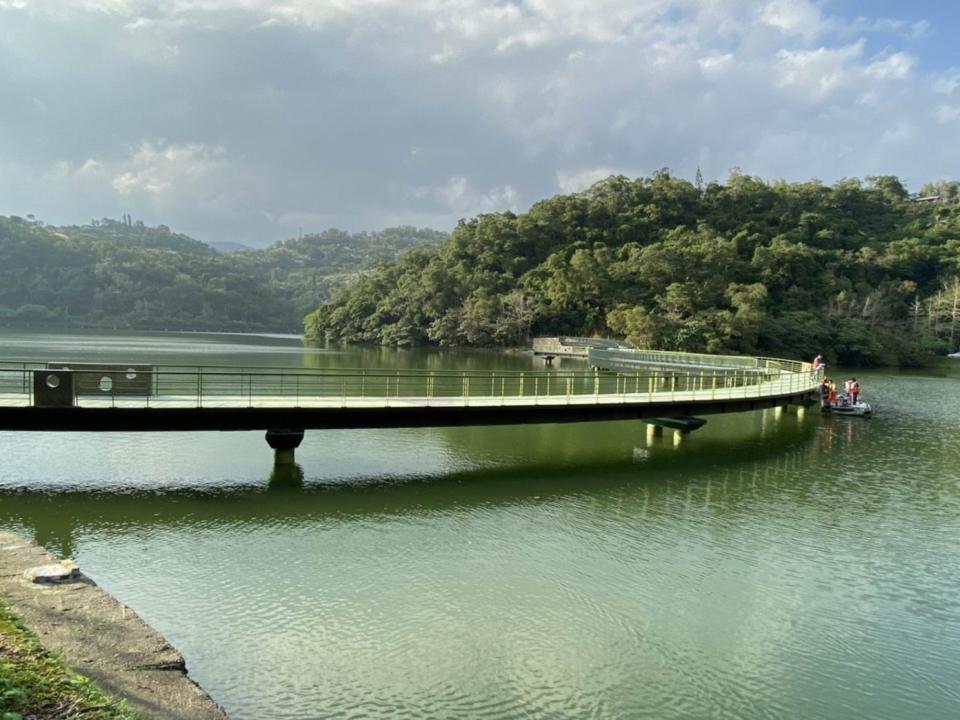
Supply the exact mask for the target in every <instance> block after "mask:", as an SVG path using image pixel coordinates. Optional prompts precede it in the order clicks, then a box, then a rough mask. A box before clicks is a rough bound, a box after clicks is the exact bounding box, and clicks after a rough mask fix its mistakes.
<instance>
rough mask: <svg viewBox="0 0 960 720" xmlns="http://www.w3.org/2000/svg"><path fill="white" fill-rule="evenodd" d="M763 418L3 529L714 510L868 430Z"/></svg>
mask: <svg viewBox="0 0 960 720" xmlns="http://www.w3.org/2000/svg"><path fill="white" fill-rule="evenodd" d="M758 416H759V418H758V422H757V423H756V424H755V428H754V431H753V432H750V433H748V434H746V435H743V434H742V433H740V434H739V438H738V440H737V441H735V442H732V441H731V437H730V436H725V435H722V434H717V435H710V434H708V435H706V436H704V437H703V438H701V439H700V440H698V442H697V444H696V446H695V447H689V448H687V447H675V446H674V445H673V443H672V441H670V440H669V439H661V438H653V439H651V438H646V439H644V438H643V437H642V436H641V437H640V438H639V444H638V445H636V446H635V447H633V448H632V449H630V448H626V447H624V448H622V450H621V451H620V452H619V453H618V454H615V455H614V454H611V455H609V456H607V457H606V458H602V457H598V456H596V455H592V456H589V455H588V456H586V457H580V458H579V460H578V458H577V455H576V454H574V455H573V456H570V457H563V455H562V453H561V454H560V455H559V456H558V460H557V461H556V462H551V461H550V460H549V459H546V453H543V454H540V455H539V456H538V457H539V458H540V459H539V460H537V461H535V462H527V463H523V464H519V465H509V464H508V465H504V466H502V467H483V468H478V469H473V470H468V471H464V472H453V473H446V474H441V475H426V476H407V477H403V478H400V479H397V478H384V477H371V478H368V479H354V480H351V481H346V482H344V481H337V480H333V481H330V480H325V481H319V480H312V479H308V480H307V481H306V482H304V480H303V478H304V473H303V469H302V468H301V467H300V466H299V465H295V466H294V467H295V469H296V472H297V474H298V476H299V479H300V482H299V483H292V484H291V483H290V482H289V478H286V477H284V478H282V479H281V481H280V482H270V483H268V484H266V485H264V484H260V483H255V484H251V483H247V484H226V485H223V486H219V487H215V488H202V487H201V488H197V487H188V488H183V487H180V488H176V489H158V488H151V489H146V490H144V489H139V490H138V489H135V488H132V487H129V486H124V485H123V484H122V480H121V481H115V482H119V483H120V484H113V485H106V486H105V487H104V488H103V489H97V490H90V489H73V488H69V489H65V490H57V489H56V488H54V487H47V488H45V489H44V490H43V491H35V490H29V489H26V488H10V489H8V490H6V491H4V495H3V498H4V499H3V503H2V504H0V524H2V525H4V526H6V527H11V528H13V529H17V530H20V531H24V532H27V533H29V534H32V535H33V536H34V538H35V539H36V541H37V542H38V543H40V544H42V545H44V546H45V547H48V548H50V549H51V550H53V551H54V552H57V553H59V554H61V555H63V556H65V557H69V556H71V555H73V554H74V551H75V548H76V540H77V536H78V534H80V535H84V534H90V533H98V534H99V533H107V534H110V533H113V532H120V533H130V532H139V531H141V530H147V529H149V528H153V527H157V526H160V527H163V526H171V527H173V526H178V527H189V526H190V525H197V526H202V527H204V528H209V527H211V526H216V525H219V524H223V525H229V526H237V525H246V524H249V525H251V526H264V525H265V526H269V525H299V524H303V523H314V522H318V521H329V520H333V519H336V520H339V521H344V522H349V521H351V519H361V518H364V517H370V516H371V515H384V514H386V515H406V514H409V513H414V514H429V513H432V512H441V513H446V512H458V511H462V510H469V509H475V508H478V507H482V506H489V505H511V504H516V503H530V502H549V501H551V499H558V498H562V497H583V498H593V499H594V501H596V502H601V503H608V502H611V498H618V500H617V501H616V502H629V503H638V502H639V503H641V505H642V509H643V512H648V511H650V512H653V511H655V510H654V508H655V507H656V506H657V504H658V503H662V502H670V503H676V502H682V503H684V504H687V503H689V504H693V505H704V504H706V505H709V504H710V503H711V502H714V501H716V500H718V499H720V498H723V497H726V495H727V494H728V493H729V492H734V493H735V494H736V493H741V492H743V491H744V489H749V488H753V489H763V488H766V487H767V486H768V485H769V484H770V483H771V482H774V483H776V482H779V481H780V480H783V479H785V478H788V477H789V476H790V475H791V473H792V472H793V471H794V470H795V469H796V468H799V467H802V466H805V465H809V464H811V463H812V462H816V457H817V456H818V455H820V454H822V453H830V452H833V451H834V450H835V449H836V447H835V446H837V445H842V444H843V443H846V442H850V441H852V440H853V438H852V437H847V436H846V433H851V432H855V431H856V430H857V427H858V426H856V425H853V424H850V423H839V424H835V423H832V422H830V419H826V418H825V419H824V422H820V423H815V422H810V421H809V419H808V420H807V421H805V420H804V418H802V417H799V416H798V415H796V414H792V413H790V414H781V413H777V412H775V410H773V409H771V410H766V411H763V412H761V413H758ZM448 432H454V433H456V434H457V437H456V438H451V442H456V443H457V445H458V447H457V448H456V452H458V453H466V454H469V453H471V452H478V453H480V455H481V456H482V455H485V454H486V451H485V450H484V449H483V448H482V446H477V443H478V442H479V443H481V444H482V442H483V437H484V434H485V433H484V432H481V430H480V429H476V430H473V429H458V430H451V431H448ZM464 432H466V433H467V435H462V433H464ZM501 440H502V439H501V438H493V439H492V440H490V442H492V443H494V444H497V443H499V442H501ZM718 476H719V477H718ZM698 478H702V481H700V480H698ZM678 480H683V482H676V481H678ZM678 493H679V495H678Z"/></svg>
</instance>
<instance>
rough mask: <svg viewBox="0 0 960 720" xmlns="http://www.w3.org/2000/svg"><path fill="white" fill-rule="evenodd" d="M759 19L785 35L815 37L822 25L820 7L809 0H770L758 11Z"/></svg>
mask: <svg viewBox="0 0 960 720" xmlns="http://www.w3.org/2000/svg"><path fill="white" fill-rule="evenodd" d="M760 19H761V21H763V22H764V23H766V24H767V25H770V26H771V27H775V28H777V29H778V30H780V31H781V32H783V33H785V34H787V35H800V36H802V37H804V38H807V39H813V38H815V37H817V36H818V35H819V34H820V32H821V30H822V27H823V17H822V15H821V13H820V8H819V7H817V6H816V5H815V4H813V3H812V2H809V0H771V2H769V3H767V4H766V5H765V6H764V8H763V10H762V11H761V12H760Z"/></svg>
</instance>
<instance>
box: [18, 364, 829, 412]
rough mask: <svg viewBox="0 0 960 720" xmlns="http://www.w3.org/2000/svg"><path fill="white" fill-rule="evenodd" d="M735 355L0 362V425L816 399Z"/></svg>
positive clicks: (804, 379) (752, 405)
mask: <svg viewBox="0 0 960 720" xmlns="http://www.w3.org/2000/svg"><path fill="white" fill-rule="evenodd" d="M638 359H639V358H638ZM732 360H733V362H732V364H731V365H730V366H726V367H724V366H722V365H720V367H721V368H722V369H720V370H717V369H716V368H715V367H711V368H709V369H707V368H703V369H701V368H697V367H692V366H691V365H690V364H689V363H686V364H683V365H679V363H678V365H679V367H678V368H674V369H671V370H670V371H669V372H661V373H659V374H642V373H639V372H633V373H618V372H596V371H579V372H566V371H564V372H522V371H507V372H476V371H474V372H452V371H409V370H408V371H387V370H376V369H374V370H362V371H351V370H321V371H298V370H264V369H253V370H245V369H241V368H194V369H184V368H154V367H151V366H136V367H128V366H111V367H110V368H108V367H107V366H103V367H100V368H96V367H84V369H79V368H80V366H79V365H77V366H75V367H74V368H73V369H70V368H69V367H66V368H65V367H63V364H57V365H53V364H51V366H50V367H44V366H43V365H42V364H41V365H38V364H34V365H27V364H24V365H22V366H20V367H10V365H9V364H8V366H7V367H6V368H4V367H0V429H33V430H41V429H51V430H56V429H62V430H125V429H131V430H154V429H155V430H174V429H208V430H217V429H221V430H232V429H257V428H271V427H272V428H276V427H298V428H304V429H305V428H332V427H414V426H416V427H423V426H433V425H436V426H442V425H467V424H475V425H482V424H510V423H526V422H575V421H583V420H616V419H625V418H642V417H657V416H671V417H681V416H685V415H691V414H694V413H697V414H709V413H719V412H736V411H743V410H751V409H758V408H763V407H772V406H775V405H785V404H788V403H790V402H798V401H801V400H805V399H807V398H809V397H811V396H813V394H814V393H815V390H816V388H817V385H818V383H819V373H817V372H814V371H810V370H809V369H807V367H804V366H803V365H802V364H800V363H792V364H791V363H789V361H768V360H764V359H755V358H750V359H744V358H735V359H732ZM745 360H747V361H748V362H749V363H750V367H745V366H744V361H745ZM785 367H789V369H785ZM118 368H119V369H118ZM124 368H125V369H124ZM60 382H63V383H64V384H63V385H62V386H59V389H58V385H59V383H60ZM48 384H49V387H48ZM66 389H69V390H70V392H68V393H63V392H61V391H63V390H66ZM51 392H52V393H53V395H51V394H50V393H51ZM58 392H59V393H60V394H59V396H56V394H57V393H58ZM54 396H56V397H54Z"/></svg>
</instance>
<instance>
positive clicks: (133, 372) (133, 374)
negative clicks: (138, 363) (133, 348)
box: [127, 368, 137, 380]
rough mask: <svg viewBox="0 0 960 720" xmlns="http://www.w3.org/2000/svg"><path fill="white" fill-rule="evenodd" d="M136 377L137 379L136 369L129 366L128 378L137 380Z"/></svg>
mask: <svg viewBox="0 0 960 720" xmlns="http://www.w3.org/2000/svg"><path fill="white" fill-rule="evenodd" d="M136 379H137V371H136V370H134V369H133V368H127V380H136Z"/></svg>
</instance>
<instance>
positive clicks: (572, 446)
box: [0, 331, 960, 720]
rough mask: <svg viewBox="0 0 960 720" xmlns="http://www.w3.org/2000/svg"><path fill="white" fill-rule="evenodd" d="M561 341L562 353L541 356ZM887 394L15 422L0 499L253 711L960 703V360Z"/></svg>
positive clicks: (551, 713)
mask: <svg viewBox="0 0 960 720" xmlns="http://www.w3.org/2000/svg"><path fill="white" fill-rule="evenodd" d="M0 346H2V349H3V352H2V353H0V355H2V359H5V360H6V359H36V360H42V361H48V360H75V361H81V360H114V361H117V362H131V363H132V362H150V363H155V364H198V363H199V364H207V365H212V364H232V365H245V366H264V367H267V366H283V367H307V368H320V367H390V368H394V367H410V368H432V369H440V368H452V369H477V370H482V369H523V368H529V367H534V366H535V364H536V361H534V360H533V359H532V358H530V357H529V356H527V355H523V354H519V353H517V354H497V353H488V352H471V353H467V352H457V353H454V352H447V353H444V352H428V351H416V352H412V351H411V352H397V351H390V350H380V349H375V350H309V349H304V348H303V347H302V346H301V344H300V342H299V341H298V340H297V339H294V338H285V337H263V336H239V335H199V334H102V333H101V334H93V333H91V334H61V335H52V334H40V333H16V332H11V331H3V332H2V333H0ZM536 366H538V367H539V364H536ZM858 377H859V378H860V380H861V384H862V386H863V391H864V397H865V399H866V400H868V401H869V402H871V403H873V405H874V408H875V411H876V415H875V417H874V418H873V419H870V420H863V419H858V418H833V417H823V416H821V415H820V414H819V413H818V412H808V413H807V414H806V415H805V417H803V418H800V417H798V416H797V414H795V413H784V414H783V415H781V416H777V415H776V414H775V413H774V412H773V411H766V412H756V413H745V414H738V415H729V416H709V418H708V419H709V422H708V423H707V425H706V426H705V427H704V428H703V429H701V430H699V431H697V432H695V433H693V434H692V435H690V436H688V437H686V438H685V439H684V440H683V442H682V443H681V444H680V445H679V446H676V447H675V446H674V444H673V441H672V438H671V436H670V435H669V434H667V435H665V436H664V438H662V439H657V440H655V441H654V442H653V443H652V444H651V445H649V446H648V444H647V439H646V433H645V425H643V424H642V423H639V422H617V423H596V424H574V425H544V426H518V427H496V428H446V429H414V430H363V431H316V432H309V431H308V432H307V434H306V438H305V440H304V443H303V445H302V446H301V448H300V449H299V450H298V451H297V461H298V462H299V463H300V465H301V466H302V467H303V472H304V476H305V481H304V486H303V487H302V488H292V489H291V488H285V489H282V488H281V489H276V488H271V487H270V486H269V485H268V482H267V481H268V478H269V477H270V473H271V469H272V454H271V451H270V450H269V448H268V447H267V445H266V443H265V442H264V440H263V433H245V432H244V433H153V434H136V433H105V434H81V433H77V434H55V433H10V432H0V526H3V527H5V528H8V529H12V530H15V531H18V532H22V533H24V534H27V535H30V536H32V537H35V538H36V539H37V540H38V541H39V542H41V543H43V544H45V545H46V546H47V547H49V548H50V549H51V550H53V551H55V552H58V553H63V554H66V555H69V556H72V557H73V558H75V559H76V560H77V562H78V563H79V564H80V566H81V568H82V569H83V570H84V572H86V573H87V574H88V575H90V576H91V577H92V578H93V579H94V580H96V581H97V582H98V583H99V584H100V585H102V586H103V587H104V588H105V589H107V590H108V591H110V592H111V593H113V594H114V595H115V596H117V597H118V598H119V599H120V600H121V601H123V602H125V603H126V604H128V605H130V606H131V607H132V608H133V609H134V610H135V611H136V612H137V613H139V614H140V615H141V616H142V617H143V618H144V619H145V620H146V621H147V622H149V623H150V624H152V625H153V626H154V627H156V628H157V629H158V630H159V631H160V632H161V633H163V634H164V635H165V636H166V637H167V638H168V639H169V640H170V641H171V642H172V643H173V644H174V645H176V646H177V647H178V648H179V649H180V651H181V652H182V653H183V654H184V656H185V657H186V660H187V665H188V667H189V669H190V674H191V676H192V677H194V678H195V679H196V680H197V681H198V682H200V683H201V684H202V685H203V686H204V688H206V689H207V691H208V692H209V693H210V694H211V695H212V696H213V697H214V699H216V700H217V701H218V702H220V703H221V704H222V705H223V706H224V707H225V708H226V709H227V711H228V712H229V713H230V715H231V717H233V718H238V719H240V718H438V719H443V718H545V719H546V718H643V717H650V718H668V719H669V718H731V719H733V718H736V719H738V720H739V719H750V718H823V719H825V720H826V719H830V720H836V719H841V718H851V719H852V718H890V719H901V718H955V717H960V432H958V430H960V360H958V361H956V363H955V364H954V365H949V364H946V363H944V364H943V365H942V366H941V367H940V368H939V369H938V370H935V371H930V372H925V373H913V374H911V373H890V372H861V373H859V375H858Z"/></svg>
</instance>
